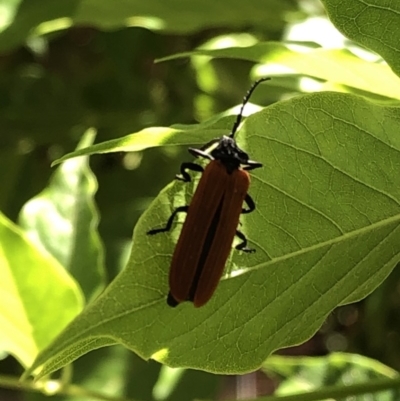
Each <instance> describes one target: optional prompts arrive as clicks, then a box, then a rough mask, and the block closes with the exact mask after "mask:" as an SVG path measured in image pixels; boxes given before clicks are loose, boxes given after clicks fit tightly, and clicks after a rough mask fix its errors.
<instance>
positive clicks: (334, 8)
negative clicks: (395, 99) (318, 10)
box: [322, 0, 400, 75]
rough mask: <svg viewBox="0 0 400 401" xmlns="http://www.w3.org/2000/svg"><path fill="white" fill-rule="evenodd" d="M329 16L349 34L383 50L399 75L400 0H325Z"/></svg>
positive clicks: (357, 39) (367, 45) (385, 57)
mask: <svg viewBox="0 0 400 401" xmlns="http://www.w3.org/2000/svg"><path fill="white" fill-rule="evenodd" d="M322 3H323V4H324V5H325V8H326V11H327V12H328V15H329V18H330V19H331V20H332V22H333V23H334V24H335V26H336V28H338V29H339V31H341V32H342V33H343V34H344V35H346V36H347V37H348V38H350V39H352V40H354V41H356V42H358V43H360V44H362V45H364V46H366V47H367V48H369V49H371V50H374V51H375V52H377V53H378V54H380V55H381V56H382V57H383V58H384V59H385V60H386V61H387V63H388V64H389V65H390V66H391V67H392V69H393V71H394V72H395V73H396V74H397V75H400V3H399V2H397V1H386V2H382V0H368V1H360V0H322Z"/></svg>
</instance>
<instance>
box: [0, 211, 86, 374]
mask: <svg viewBox="0 0 400 401" xmlns="http://www.w3.org/2000/svg"><path fill="white" fill-rule="evenodd" d="M81 309H82V295H81V292H80V290H79V288H78V286H77V285H76V283H75V282H74V281H73V280H72V279H71V278H70V276H69V275H68V274H67V273H66V272H65V270H64V269H63V268H62V266H61V265H60V264H59V263H58V262H57V260H56V259H54V258H53V257H52V256H51V255H50V254H48V253H47V252H45V251H41V250H40V249H38V248H36V247H35V246H34V245H33V244H32V243H31V242H30V241H29V240H28V239H27V238H25V236H24V234H23V232H22V231H21V230H20V229H19V228H18V227H17V226H15V225H14V224H13V223H12V222H11V221H9V220H8V219H7V218H6V217H5V216H4V215H2V214H0V327H1V330H0V348H1V349H2V350H5V351H8V352H9V353H11V354H12V355H14V356H15V358H17V359H18V360H19V361H20V362H21V363H22V365H24V366H29V365H30V364H31V363H32V362H33V360H34V358H35V357H36V355H37V354H38V352H39V351H40V350H42V349H43V348H44V347H45V346H47V345H48V344H49V342H50V341H51V340H53V339H54V337H55V336H56V335H57V334H58V333H59V332H60V331H61V330H62V329H63V328H64V327H65V326H66V325H67V324H68V323H69V322H70V321H71V320H72V319H73V318H74V317H75V316H76V315H77V314H78V313H79V312H80V311H81Z"/></svg>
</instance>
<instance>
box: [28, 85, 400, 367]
mask: <svg viewBox="0 0 400 401" xmlns="http://www.w3.org/2000/svg"><path fill="white" fill-rule="evenodd" d="M399 122H400V109H399V108H396V107H387V106H382V105H379V104H375V103H373V102H370V101H367V100H365V99H363V98H361V97H357V96H354V95H346V94H339V93H329V92H324V93H319V94H312V95H304V96H299V97H297V98H293V99H291V100H288V101H285V102H280V103H277V104H274V105H273V106H271V107H269V108H267V109H264V110H263V111H261V112H259V113H256V114H253V115H252V116H250V117H248V118H247V119H246V121H245V123H244V125H243V127H242V129H241V130H240V133H239V137H238V139H239V142H240V144H241V145H242V146H243V147H244V149H246V150H247V151H249V153H250V155H251V156H252V158H253V159H254V160H259V161H261V162H262V163H263V164H264V167H263V168H262V169H258V170H256V171H255V172H254V174H253V181H252V186H251V190H250V193H251V195H252V196H253V198H254V200H255V201H256V203H257V209H256V211H255V212H254V213H252V214H251V215H249V216H248V217H247V216H246V217H245V218H243V219H242V223H243V227H242V228H243V231H245V232H246V234H247V235H248V238H249V240H250V243H251V245H253V246H254V247H255V248H256V249H257V252H256V253H255V254H252V255H241V254H238V253H237V252H233V256H232V259H231V260H230V262H229V269H235V270H237V272H236V273H239V272H240V273H243V274H240V275H236V276H235V277H232V278H229V279H226V280H223V281H222V282H221V283H220V285H219V287H218V289H217V291H216V293H215V295H214V296H213V298H212V299H211V301H210V302H209V303H208V304H207V305H205V306H204V307H202V308H199V309H194V308H193V305H192V304H190V303H186V304H183V305H180V306H179V307H177V308H175V309H173V308H170V307H168V306H167V305H166V302H165V299H166V294H167V292H168V286H167V276H168V269H169V263H170V258H171V253H172V251H173V247H174V244H175V241H176V238H177V235H178V232H179V227H180V225H179V224H178V225H177V226H176V228H175V229H174V230H173V232H172V233H171V234H160V235H159V236H157V237H148V236H147V235H146V231H147V230H148V229H149V228H151V227H154V226H159V225H161V224H163V222H164V221H165V220H166V219H167V218H168V216H169V215H170V213H171V210H172V209H173V208H174V207H176V206H177V205H182V204H184V203H185V202H186V198H187V196H189V195H190V193H191V192H192V189H193V188H192V186H190V185H186V184H185V183H182V182H176V183H173V184H171V185H169V186H168V187H167V188H166V189H164V190H163V191H162V192H161V193H160V195H159V197H158V199H157V200H156V201H155V202H154V203H153V204H152V205H151V207H150V208H149V210H147V212H146V213H144V214H143V216H142V218H141V219H140V221H139V222H138V224H137V225H136V227H135V230H134V235H133V247H132V253H131V256H130V260H129V263H128V266H127V267H126V268H125V270H124V271H122V272H121V274H120V275H119V276H118V277H117V278H116V279H115V280H114V282H113V283H111V285H110V286H109V287H108V288H107V290H106V291H105V292H104V293H103V294H102V295H101V296H100V297H99V298H98V299H97V300H96V301H94V302H93V303H92V304H91V305H89V307H88V308H87V309H86V310H85V311H84V312H83V313H82V314H81V315H80V316H79V317H78V318H77V319H76V320H75V321H74V322H72V324H71V325H70V326H69V327H68V328H67V329H66V330H65V331H64V332H63V333H62V334H61V335H60V336H59V337H58V339H56V341H55V342H54V343H53V344H52V345H51V346H49V347H48V348H47V349H46V350H45V351H44V352H43V353H42V354H41V355H40V356H39V357H38V359H37V360H36V362H35V364H34V365H33V367H32V369H35V368H36V367H38V366H40V365H42V364H45V366H44V370H43V372H42V373H43V374H45V373H48V372H50V371H53V370H55V369H58V368H60V367H61V366H63V365H64V364H66V363H68V362H70V361H71V360H73V359H75V358H77V357H79V356H80V355H82V354H84V353H85V352H88V351H89V350H90V349H93V348H96V347H100V346H104V345H109V344H112V343H122V344H124V345H125V346H127V347H129V348H130V349H132V350H133V351H135V352H137V353H138V354H139V355H141V356H142V357H143V358H150V357H152V358H155V359H157V360H159V361H161V362H164V363H166V364H168V365H170V366H181V367H192V368H197V369H203V370H207V371H212V372H220V373H235V372H247V371H249V370H252V369H256V368H258V367H259V366H260V365H261V364H262V362H263V361H264V360H265V359H266V357H267V356H268V355H269V354H270V353H271V352H272V351H274V350H276V349H278V348H281V347H287V346H290V345H293V344H298V343H300V342H302V341H304V340H306V339H307V338H309V337H310V336H312V335H313V333H315V331H316V330H318V328H319V327H320V326H321V324H322V323H323V321H324V319H325V318H326V316H327V315H328V314H329V313H330V312H331V311H332V310H333V309H334V308H335V307H337V306H338V305H343V304H346V303H350V302H354V301H357V300H359V299H362V298H363V297H365V296H366V295H367V294H369V293H370V292H371V291H373V290H374V288H376V287H377V286H378V285H379V284H380V283H381V282H382V280H384V279H385V278H386V277H387V275H388V274H389V273H390V272H391V270H392V269H393V268H394V266H395V265H396V263H398V262H399V260H400V255H399V252H400V247H399V243H400V227H399V221H400V175H399V173H398V172H399V169H400V137H399V135H398V131H399ZM208 128H209V127H208ZM119 150H121V149H119ZM156 167H157V166H155V168H156ZM229 269H228V270H229ZM30 371H32V370H30Z"/></svg>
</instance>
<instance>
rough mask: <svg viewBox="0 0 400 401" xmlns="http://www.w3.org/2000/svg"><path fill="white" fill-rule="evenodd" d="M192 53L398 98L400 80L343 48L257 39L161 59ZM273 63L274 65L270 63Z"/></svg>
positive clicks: (381, 66)
mask: <svg viewBox="0 0 400 401" xmlns="http://www.w3.org/2000/svg"><path fill="white" fill-rule="evenodd" d="M193 55H204V56H210V57H213V58H235V59H242V60H249V61H253V62H256V63H262V64H265V69H263V71H265V75H269V71H270V70H271V68H272V70H273V69H274V68H275V70H276V65H278V66H282V67H285V68H286V70H285V71H286V73H287V68H289V69H290V70H291V71H292V72H293V73H296V74H302V75H305V76H311V77H314V78H318V79H324V80H327V81H329V82H331V83H336V84H341V85H346V86H349V87H352V88H356V89H360V90H363V91H366V92H370V93H374V94H378V95H381V96H386V97H389V98H394V99H400V80H399V79H398V77H397V76H396V75H395V74H393V72H392V71H391V69H390V68H389V67H388V66H387V65H385V64H379V63H372V62H367V61H365V60H363V59H361V58H358V57H356V56H355V55H354V54H352V53H351V52H349V51H348V50H346V49H340V50H331V49H330V50H327V49H322V48H318V49H315V48H312V47H310V48H307V47H306V46H299V45H297V46H294V45H288V44H283V43H279V42H261V43H257V44H255V45H252V46H247V47H228V48H222V49H198V50H196V51H194V52H186V53H181V54H177V55H174V56H170V57H165V58H163V59H162V60H164V61H165V60H173V59H176V58H181V57H190V56H193ZM272 66H275V67H272Z"/></svg>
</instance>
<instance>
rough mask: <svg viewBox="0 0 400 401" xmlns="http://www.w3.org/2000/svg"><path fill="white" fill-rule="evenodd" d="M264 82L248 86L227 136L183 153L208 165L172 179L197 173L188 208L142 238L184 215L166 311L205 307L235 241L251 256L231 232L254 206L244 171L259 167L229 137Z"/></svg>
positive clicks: (244, 243) (186, 178) (192, 166)
mask: <svg viewBox="0 0 400 401" xmlns="http://www.w3.org/2000/svg"><path fill="white" fill-rule="evenodd" d="M269 79H270V78H261V79H259V80H258V81H256V82H254V84H253V85H252V87H251V88H250V90H249V91H248V92H247V94H246V96H245V97H244V99H243V104H242V107H241V109H240V112H239V114H238V115H237V118H236V121H235V123H234V125H233V127H232V132H231V133H230V135H229V136H225V135H224V136H223V137H222V138H217V139H214V140H212V141H211V142H209V143H207V144H206V145H204V146H203V147H201V148H200V149H194V148H189V152H190V153H191V154H192V155H193V156H196V157H203V158H206V159H209V160H211V161H210V163H209V164H208V165H207V166H206V167H205V168H203V167H202V166H200V165H198V164H196V163H191V162H189V163H182V165H181V176H177V178H178V179H180V180H182V181H185V182H190V181H191V178H190V175H189V174H188V172H187V170H192V171H196V172H202V173H203V174H202V176H201V178H200V181H199V184H198V186H197V188H196V191H195V193H194V195H193V198H192V201H191V203H190V205H189V206H181V207H178V208H177V209H175V211H174V212H173V213H172V215H171V216H170V218H169V219H168V222H167V224H166V226H165V227H163V228H158V229H153V230H150V231H148V233H147V234H149V235H154V234H158V233H161V232H166V231H169V230H170V229H171V227H172V224H173V221H174V218H175V216H176V215H177V214H178V213H181V212H185V213H187V216H186V220H185V222H184V223H183V227H182V231H181V233H180V236H179V239H178V243H177V244H176V247H175V251H174V254H173V256H172V262H171V268H170V272H169V288H170V289H169V294H168V298H167V303H168V305H170V306H172V307H175V306H177V305H178V304H180V303H181V302H184V301H191V302H193V304H194V306H195V307H200V306H203V305H204V304H206V303H207V302H208V301H209V299H210V298H211V297H212V295H213V294H214V292H215V289H216V288H217V286H218V283H219V280H220V279H221V276H222V274H223V272H224V268H225V264H226V261H227V259H228V256H229V253H230V250H231V247H232V242H233V239H234V237H235V235H236V236H237V237H239V238H240V239H241V240H242V242H241V243H240V244H238V245H237V246H236V249H238V250H241V251H243V252H254V249H250V248H247V239H246V237H245V235H244V234H243V233H242V232H240V231H239V230H238V229H237V228H238V225H239V218H240V214H243V213H250V212H252V211H253V210H254V209H255V204H254V201H253V200H252V199H251V197H250V195H249V194H248V193H247V192H248V189H249V186H250V176H249V174H248V173H247V171H248V170H253V169H255V168H258V167H262V164H261V163H258V162H256V161H253V160H249V156H248V155H247V153H246V152H244V151H243V150H242V149H240V148H239V146H238V145H237V143H236V141H235V139H234V135H235V133H236V131H237V129H238V127H239V125H240V122H241V121H242V114H243V109H244V106H245V105H246V103H247V102H248V100H249V99H250V96H251V94H252V93H253V91H254V89H255V88H256V87H257V85H258V84H260V83H261V82H264V81H267V80H269ZM210 149H211V150H210ZM207 150H209V151H207ZM243 202H244V203H246V204H247V208H246V209H243V208H242V206H243Z"/></svg>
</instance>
